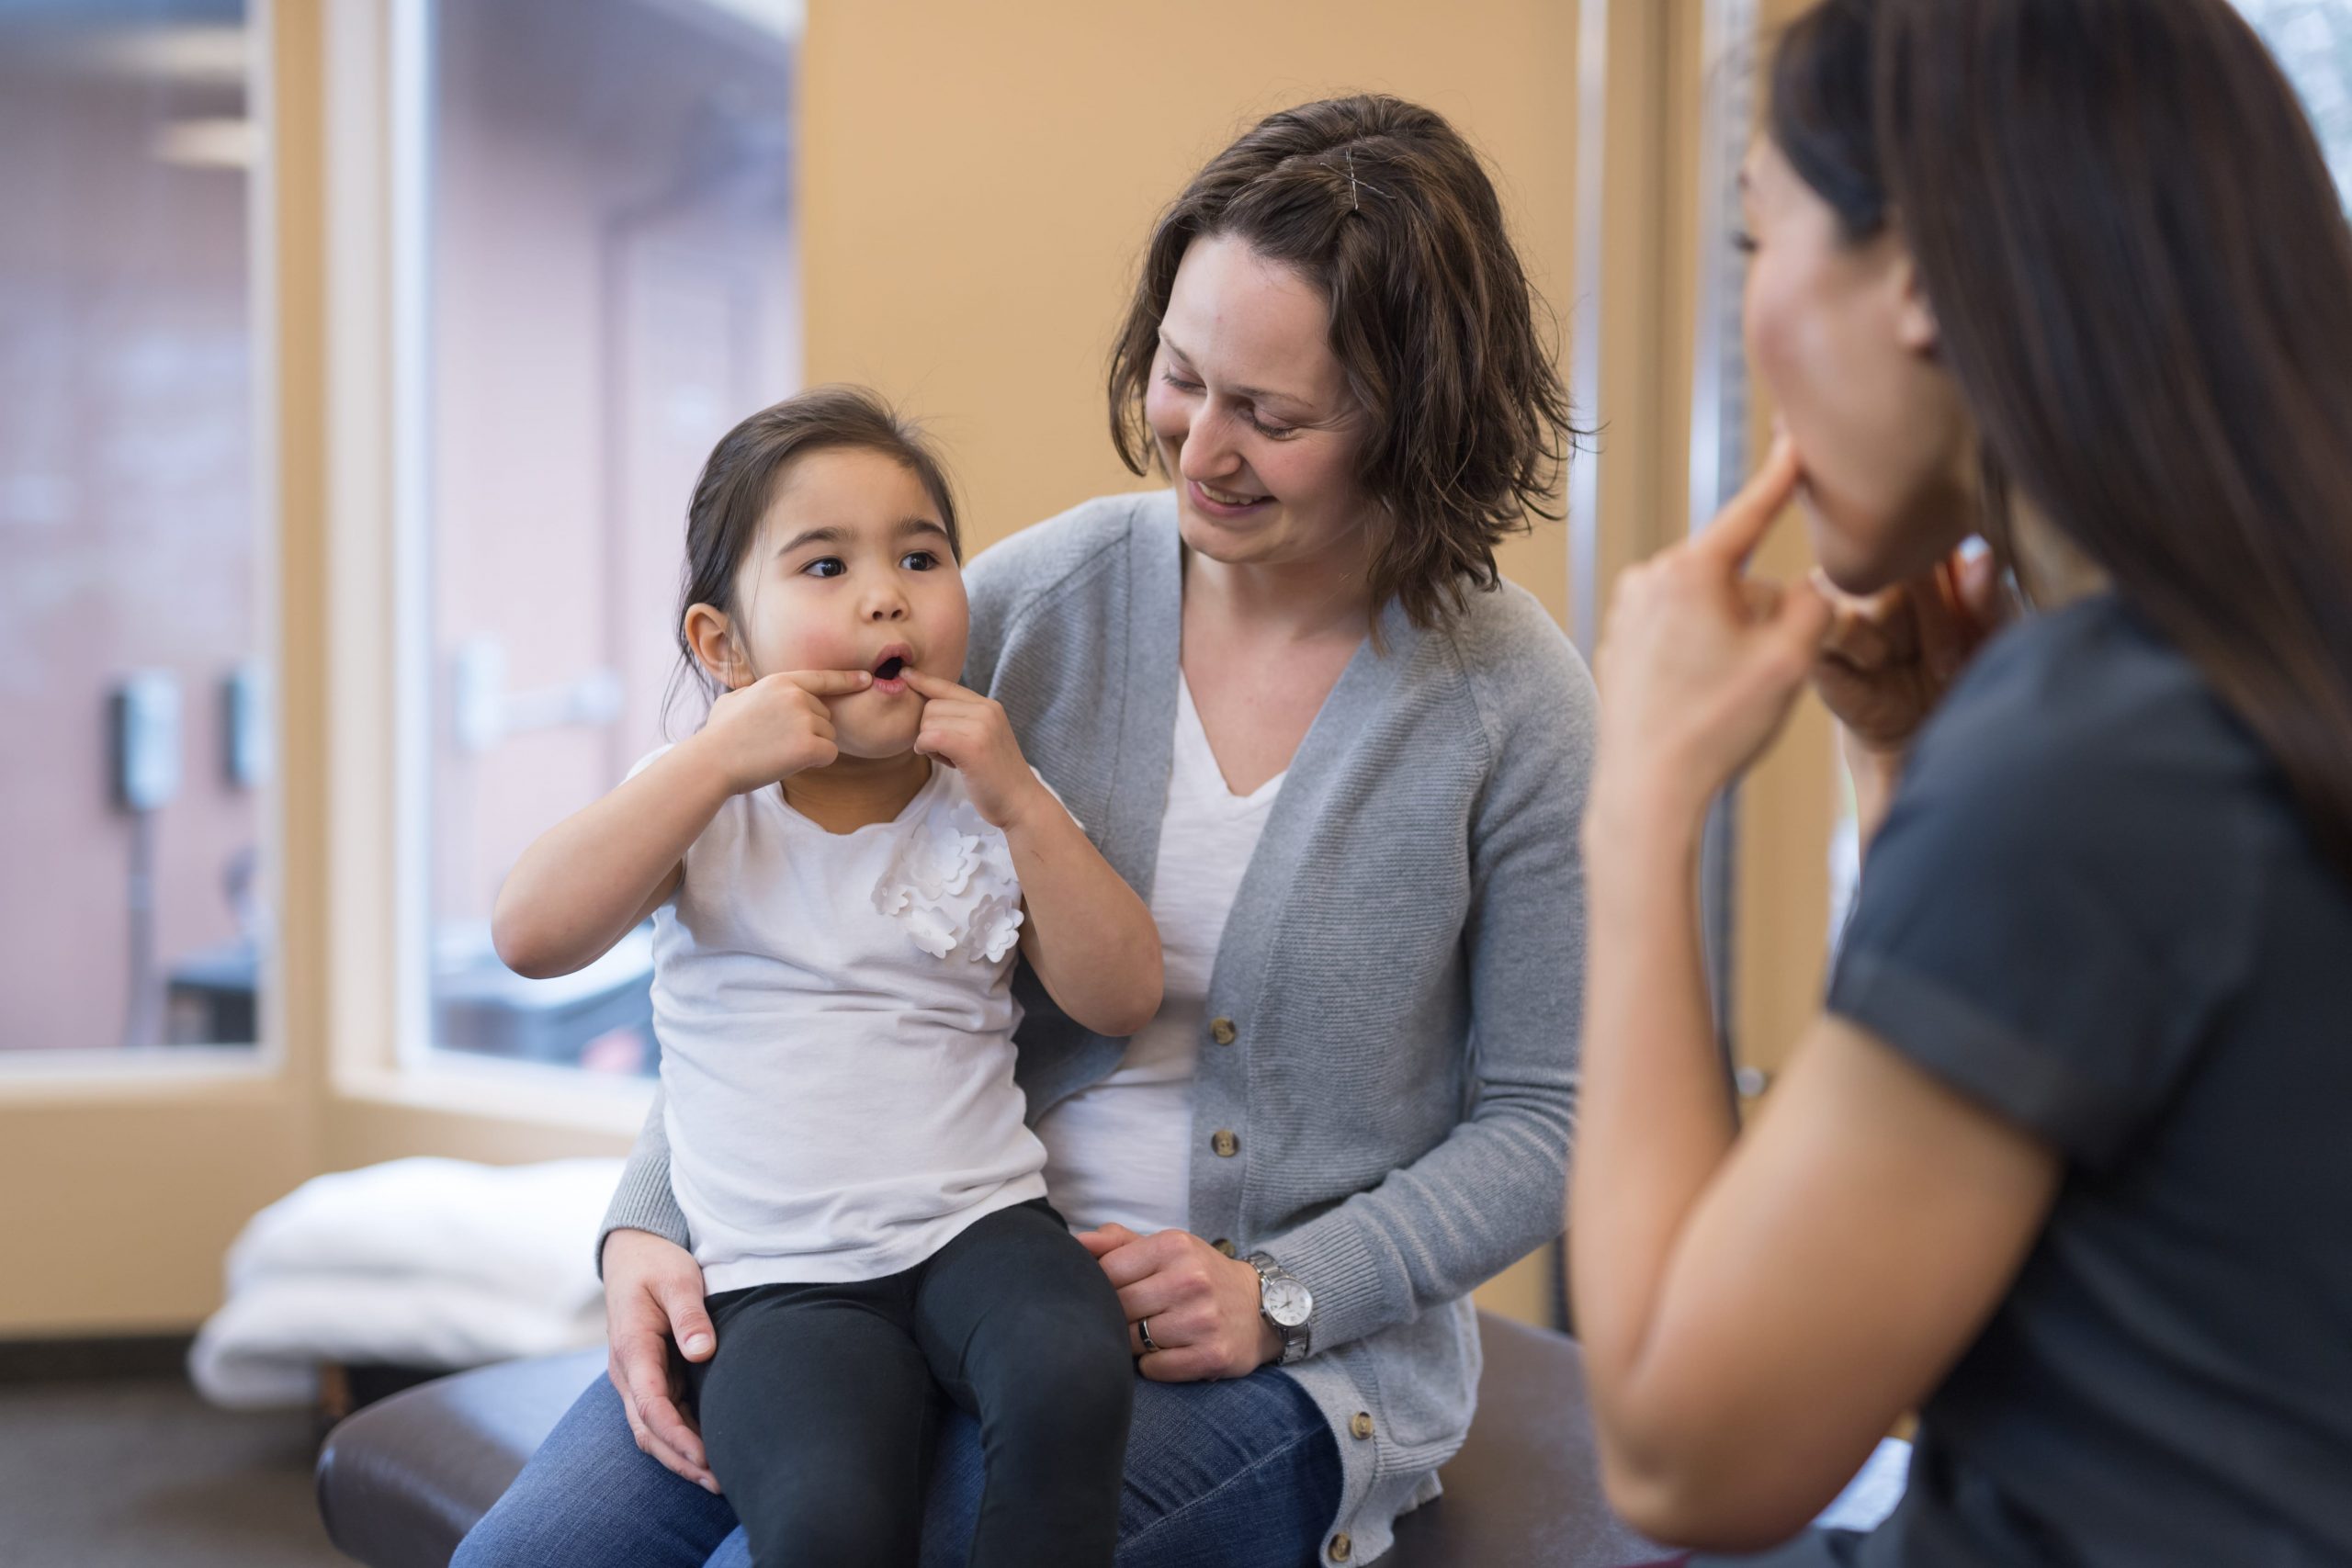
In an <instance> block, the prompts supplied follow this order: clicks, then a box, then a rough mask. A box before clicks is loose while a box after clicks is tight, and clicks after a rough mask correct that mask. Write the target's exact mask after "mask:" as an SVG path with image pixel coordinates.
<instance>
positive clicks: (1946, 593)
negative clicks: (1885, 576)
mask: <svg viewBox="0 0 2352 1568" xmlns="http://www.w3.org/2000/svg"><path fill="white" fill-rule="evenodd" d="M1958 601H1959V590H1958V583H1957V581H1956V580H1955V579H1954V577H1953V575H1952V570H1951V562H1950V561H1939V562H1937V563H1936V567H1935V570H1933V571H1930V572H1928V573H1926V574H1924V575H1922V576H1921V577H1920V578H1919V579H1918V580H1917V581H1915V582H1914V583H1912V585H1911V612H1912V614H1913V615H1915V616H1916V617H1917V620H1918V623H1919V661H1920V662H1921V663H1923V664H1925V665H1926V666H1927V667H1928V673H1929V674H1930V675H1933V676H1934V677H1935V678H1936V679H1937V680H1939V681H1949V680H1951V678H1952V676H1953V675H1955V674H1957V673H1958V672H1959V671H1960V667H1961V665H1962V663H1964V662H1966V660H1967V658H1968V654H1969V651H1970V649H1969V633H1968V628H1967V627H1965V626H1962V622H1961V610H1960V606H1959V603H1958Z"/></svg>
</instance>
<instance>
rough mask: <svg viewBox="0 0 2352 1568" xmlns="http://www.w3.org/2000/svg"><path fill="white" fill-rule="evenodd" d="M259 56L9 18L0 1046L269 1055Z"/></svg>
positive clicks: (178, 11) (164, 33)
mask: <svg viewBox="0 0 2352 1568" xmlns="http://www.w3.org/2000/svg"><path fill="white" fill-rule="evenodd" d="M250 52H251V47H250V34H249V31H248V29H247V27H246V17H245V7H244V6H243V4H242V3H241V0H12V3H10V4H8V5H6V6H0V211H5V212H6V213H8V214H9V215H10V217H9V220H8V221H7V222H6V223H0V801H5V802H6V810H5V811H0V1052H24V1051H53V1050H71V1051H77V1052H85V1053H95V1052H102V1051H109V1050H117V1049H119V1048H122V1047H132V1048H139V1049H144V1048H148V1047H164V1046H201V1045H222V1044H227V1045H250V1044H251V1043H253V1042H254V1040H255V1039H256V1038H258V1036H259V1033H260V1024H261V1020H260V1018H259V1012H260V1009H259V1008H258V1006H257V1003H256V998H257V997H258V995H259V994H260V993H261V989H262V987H261V985H260V976H261V973H262V967H263V964H264V962H265V961H266V958H267V957H268V955H269V953H270V943H269V939H268V932H269V917H268V900H267V898H266V892H265V890H266V887H267V886H268V878H267V877H266V874H265V872H266V865H265V863H264V851H265V849H266V844H267V837H266V833H265V832H264V824H265V822H266V814H265V812H264V811H263V810H262V809H261V807H260V805H259V802H260V801H261V798H262V791H263V786H264V785H265V784H266V780H267V777H268V774H269V771H270V758H271V717H270V714H271V704H270V702H269V700H268V696H267V693H268V687H269V682H268V679H267V674H266V667H265V666H264V664H263V663H262V662H261V660H260V658H259V654H260V651H261V649H262V642H261V638H260V628H261V627H262V626H264V625H265V624H266V615H264V614H263V613H262V612H261V607H260V595H259V592H258V590H259V587H260V584H261V581H262V575H263V570H262V569H263V566H264V564H265V555H266V541H267V540H268V539H269V538H270V536H271V535H270V530H269V528H268V527H267V526H266V519H265V518H264V517H263V516H262V515H261V513H260V511H259V509H258V507H257V505H256V500H255V498H256V493H257V491H256V484H255V474H256V472H257V469H258V467H259V465H258V464H257V462H256V443H255V438H254V433H255V429H256V422H255V418H254V397H253V386H254V366H255V364H256V362H257V356H256V355H255V353H254V313H253V310H252V309H251V305H250V300H249V290H250V286H251V268H252V258H251V254H250V251H251V245H250V241H249V233H248V222H249V213H250V205H251V199H252V197H251V193H250V191H249V189H248V186H249V172H248V171H249V168H250V165H251V164H252V162H253V157H254V152H255V148H256V136H255V132H254V125H253V123H252V121H251V119H250V118H249V116H248V109H247V78H248V75H249V73H250V72H251V63H250V61H249V54H250ZM19 1059H20V1060H21V1059H22V1058H19Z"/></svg>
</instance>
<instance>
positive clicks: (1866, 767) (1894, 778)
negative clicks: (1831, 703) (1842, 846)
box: [1838, 725, 1904, 853]
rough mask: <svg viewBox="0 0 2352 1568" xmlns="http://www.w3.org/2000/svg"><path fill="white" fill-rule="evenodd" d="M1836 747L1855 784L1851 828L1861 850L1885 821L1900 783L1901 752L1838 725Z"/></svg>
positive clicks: (1901, 775) (1868, 845)
mask: <svg viewBox="0 0 2352 1568" xmlns="http://www.w3.org/2000/svg"><path fill="white" fill-rule="evenodd" d="M1838 750H1840V751H1841V752H1843V753H1844V754H1845V759H1846V774H1847V776H1848V777H1849V778H1850V779H1852V780H1853V783H1854V829H1855V835H1856V837H1857V839H1858V840H1860V846H1861V849H1862V851H1863V852H1864V853H1868V852H1869V850H1870V847H1871V840H1872V839H1874V838H1876V837H1877V836H1878V829H1879V825H1880V824H1881V823H1883V822H1884V821H1885V820H1886V808H1887V807H1890V806H1892V805H1893V804H1894V790H1895V786H1896V785H1897V784H1901V783H1902V782H1903V761H1904V752H1903V751H1902V750H1900V749H1894V750H1889V749H1886V748H1883V747H1878V746H1873V745H1871V743H1870V742H1869V741H1867V740H1864V739H1862V738H1861V737H1860V736H1858V735H1856V734H1855V733H1854V732H1853V731H1852V730H1850V729H1849V728H1846V727H1845V726H1843V725H1840V726H1839V727H1838Z"/></svg>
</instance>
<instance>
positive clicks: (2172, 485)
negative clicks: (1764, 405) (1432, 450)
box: [1770, 0, 2352, 876]
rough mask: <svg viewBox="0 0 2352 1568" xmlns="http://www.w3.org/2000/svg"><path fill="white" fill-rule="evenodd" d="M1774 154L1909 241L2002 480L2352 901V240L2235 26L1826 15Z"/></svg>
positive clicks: (2010, 1) (1794, 49) (1785, 72)
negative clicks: (2196, 702) (2082, 558)
mask: <svg viewBox="0 0 2352 1568" xmlns="http://www.w3.org/2000/svg"><path fill="white" fill-rule="evenodd" d="M1770 131H1771V135H1772V139H1773V141H1774V144H1775V145H1776V146H1777V147H1779V148H1780V150H1781V152H1782V154H1783V155H1784V156H1785V157H1787V158H1788V160H1789V162H1790V164H1791V166H1792V168H1794V169H1795V170H1796V172H1797V173H1798V175H1800V176H1802V177H1803V178H1804V180H1805V181H1806V183H1807V184H1809V185H1810V186H1812V187H1813V188H1814V189H1815V191H1816V192H1817V193H1819V194H1820V195H1821V196H1822V197H1824V198H1825V199H1826V200H1827V201H1828V202H1829V203H1830V205H1831V206H1832V207H1833V208H1834V209H1836V210H1837V212H1838V217H1839V220H1840V221H1841V222H1842V223H1843V225H1844V226H1845V228H1846V230H1847V231H1848V233H1849V235H1850V236H1852V237H1856V238H1860V237H1866V236H1868V235H1869V234H1871V233H1872V232H1875V231H1878V230H1879V229H1880V228H1882V227H1883V225H1885V224H1888V223H1892V224H1893V225H1894V228H1895V229H1896V230H1897V231H1899V232H1900V233H1901V235H1902V237H1903V239H1904V241H1905V243H1906V244H1907V245H1908V247H1909V249H1910V251H1911V253H1912V254H1913V255H1914V257H1915V258H1916V259H1917V265H1918V268H1919V277H1920V281H1921V284H1922V287H1923V288H1924V289H1925V290H1926V294H1927V297H1928V300H1929V302H1930V303H1931V305H1932V306H1933V308H1934V310H1935V312H1936V320H1937V323H1938V326H1939V354H1940V355H1941V356H1942V359H1943V363H1944V364H1945V365H1946V366H1947V367H1949V369H1950V370H1951V374H1952V375H1953V377H1954V378H1956V379H1957V380H1958V381H1959V383H1960V386H1961V389H1962V392H1963V394H1964V395H1965V396H1966V398H1967V400H1968V401H1969V404H1970V406H1971V408H1972V410H1973V413H1974V415H1975V418H1976V420H1977V423H1978V425H1979V427H1980V428H1981V430H1982V432H1983V437H1984V442H1985V446H1986V448H1987V451H1988V454H1989V457H1990V458H1991V460H1992V461H1993V463H1994V464H1995V465H1996V467H1997V468H1998V469H1999V470H2000V471H2001V472H2002V473H2003V474H2004V475H2005V476H2006V477H2007V481H2008V483H2009V484H2010V485H2011V486H2012V487H2013V488H2014V490H2015V491H2017V492H2018V493H2019V494H2021V495H2023V496H2025V497H2028V498H2030V500H2031V501H2032V502H2034V503H2035V504H2036V505H2037V506H2038V507H2039V508H2040V509H2041V511H2042V512H2043V513H2046V515H2047V516H2048V517H2049V519H2050V521H2051V522H2052V525H2055V526H2056V527H2057V528H2059V529H2060V530H2062V531H2063V532H2064V534H2065V535H2066V536H2068V538H2069V539H2071V540H2072V541H2073V542H2074V544H2075V546H2076V547H2079V548H2080V549H2081V550H2082V551H2083V552H2084V553H2085V554H2086V555H2087V556H2088V557H2089V558H2091V559H2092V560H2094V561H2096V562H2097V563H2098V565H2099V566H2100V567H2102V568H2103V569H2105V570H2106V572H2107V573H2108V575H2109V577H2110V578H2111V579H2112V580H2113V581H2114V583H2115V585H2116V587H2117V590H2118V591H2119V592H2120V593H2121V594H2122V595H2123V596H2124V598H2125V599H2126V600H2127V601H2128V602H2129V603H2131V604H2133V605H2134V606H2135V607H2136V608H2138V609H2139V610H2140V611H2141V613H2143V615H2146V616H2147V617H2148V618H2149V619H2150V621H2152V622H2153V623H2154V625H2155V626H2157V627H2158V628H2159V629H2160V630H2162V631H2163V633H2164V634H2165V637H2168V638H2170V639H2171V640H2172V641H2173V643H2174V644H2175V645H2176V646H2177V647H2178V648H2179V649H2181V651H2182V652H2183V653H2184V654H2186V655H2187V656H2188V658H2189V659H2191V660H2194V661H2195V663H2196V664H2197V666H2198V667H2199V670H2200V671H2202V672H2203V674H2204V676H2205V678H2206V679H2207V681H2209V682H2211V685H2212V686H2213V688H2214V690H2215V691H2216V692H2217V693H2218V694H2220V696H2221V697H2222V700H2223V701H2224V702H2225V703H2227V704H2228V705H2230V707H2231V708H2232V709H2233V710H2234V711H2235V712H2236V713H2237V715H2238V716H2239V717H2240V718H2241V719H2242V720H2243V722H2244V723H2245V725H2246V726H2247V727H2248V728H2250V729H2251V730H2252V731H2253V732H2254V733H2255V735H2256V737H2257V738H2258V739H2260V740H2261V742H2262V744H2263V745H2264V747H2265V748H2266V749H2267V750H2268V752H2269V754H2270V755H2271V757H2272V758H2273V760H2274V761H2276V763H2277V765H2278V768H2279V769H2280V771H2281V772H2282V773H2284V774H2285V776H2286V778H2287V781H2288V784H2289V785H2290V788H2291V789H2292V790H2293V792H2294V794H2295V796H2296V797H2297V799H2298V800H2299V801H2300V802H2301V807H2302V809H2303V812H2304V815H2305V817H2306V818H2307V819H2308V821H2309V823H2310V825H2311V829H2312V834H2313V836H2314V837H2315V839H2316V840H2317V841H2318V843H2319V845H2320V847H2321V849H2322V851H2323V852H2324V853H2325V854H2326V855H2327V857H2328V858H2329V860H2330V861H2331V862H2332V863H2334V864H2335V866H2337V867H2338V868H2339V869H2340V870H2341V871H2342V872H2343V873H2344V874H2346V876H2352V225H2347V224H2346V219H2345V214H2344V209H2343V208H2342V207H2341V205H2339V198H2338V196H2337V194H2336V190H2335V185H2334V183H2333V181H2332V179H2331V177H2330V175H2329V173H2328V169H2327V164H2326V162H2325V160H2324V158H2323V157H2322V155H2321V152H2320V147H2319V142H2318V139H2317V138H2316V137H2315V136H2314V134H2313V133H2312V128H2311V124H2310V122H2309V120H2307V119H2306V118H2304V115H2303V112H2302V109H2301V106H2300V104H2299V103H2298V102H2297V100H2296V97H2295V94H2294V90H2293V89H2292V87H2290V85H2289V84H2288V82H2287V79H2286V77H2285V76H2284V75H2283V74H2282V73H2280V71H2279V69H2278V64H2277V62H2275V61H2274V60H2273V59H2272V58H2271V56H2270V53H2269V51H2267V50H2266V49H2265V48H2264V47H2263V44H2262V41H2261V39H2258V38H2257V37H2256V35H2255V33H2254V30H2253V29H2252V28H2250V27H2249V26H2247V24H2246V22H2245V18H2243V17H2240V16H2239V15H2238V13H2237V12H2236V11H2235V10H2234V9H2233V7H2232V6H2229V5H2228V4H2226V3H2225V0H1826V4H1824V5H1822V6H1819V7H1817V8H1816V9H1815V10H1814V11H1811V12H1809V13H1807V14H1806V15H1805V16H1804V17H1802V18H1800V19H1799V20H1798V21H1797V22H1796V23H1795V24H1794V25H1793V26H1792V28H1790V29H1789V30H1788V32H1787V33H1786V34H1784V35H1783V37H1782V39H1781V44H1780V47H1779V50H1778V51H1777V55H1776V59H1775V63H1774V67H1773V104H1772V111H1771V120H1770Z"/></svg>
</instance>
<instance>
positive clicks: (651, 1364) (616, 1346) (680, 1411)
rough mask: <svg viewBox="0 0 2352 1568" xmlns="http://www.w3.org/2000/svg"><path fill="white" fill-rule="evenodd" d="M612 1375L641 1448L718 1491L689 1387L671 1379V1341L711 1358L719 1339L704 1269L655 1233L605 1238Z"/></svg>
mask: <svg viewBox="0 0 2352 1568" xmlns="http://www.w3.org/2000/svg"><path fill="white" fill-rule="evenodd" d="M673 1339H674V1340H675V1341H676V1342H677V1345H678V1348H679V1350H680V1352H681V1353H682V1354H683V1355H684V1357H685V1358H686V1359H688V1360H689V1361H707V1360H708V1359H710V1356H711V1353H712V1352H713V1351H714V1350H716V1349H718V1335H717V1334H716V1333H714V1332H713V1331H712V1329H711V1326H710V1317H709V1314H707V1313H706V1312H704V1311H703V1304H702V1267H701V1265H699V1264H697V1263H696V1262H695V1256H694V1254H693V1253H691V1252H688V1251H687V1250H686V1249H685V1248H684V1247H680V1246H679V1245H678V1244H677V1243H675V1242H673V1241H671V1240H669V1239H668V1238H667V1237H664V1236H658V1235H654V1234H653V1233H652V1232H651V1231H639V1230H617V1231H615V1232H613V1234H612V1235H608V1236H606V1237H605V1341H606V1345H607V1349H606V1355H605V1375H606V1376H607V1377H609V1378H611V1379H612V1381H613V1387H614V1389H615V1390H616V1392H617V1393H619V1394H620V1396H621V1408H622V1409H623V1410H625V1411H627V1412H628V1429H629V1432H630V1434H631V1435H632V1436H633V1437H635V1438H637V1446H638V1447H639V1449H640V1450H643V1451H644V1452H646V1453H649V1454H650V1455H652V1456H653V1457H654V1458H655V1459H657V1460H660V1461H662V1465H663V1467H664V1468H666V1469H668V1470H670V1471H672V1472H675V1473H677V1474H679V1475H683V1476H684V1477H685V1478H686V1479H687V1480H688V1481H691V1482H693V1483H695V1485H697V1486H699V1487H701V1488H703V1489H704V1490H705V1491H707V1492H717V1491H718V1478H717V1477H716V1476H714V1475H712V1474H711V1472H710V1461H709V1460H708V1459H707V1456H706V1455H705V1454H704V1452H703V1446H702V1434H701V1433H700V1432H698V1431H696V1430H695V1424H694V1421H693V1419H692V1418H691V1417H689V1416H687V1415H686V1413H685V1407H684V1404H682V1403H681V1396H682V1395H684V1393H685V1390H684V1388H683V1387H681V1386H680V1385H679V1383H678V1382H677V1381H675V1380H674V1379H673V1377H672V1375H671V1366H670V1344H671V1341H672V1340H673Z"/></svg>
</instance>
